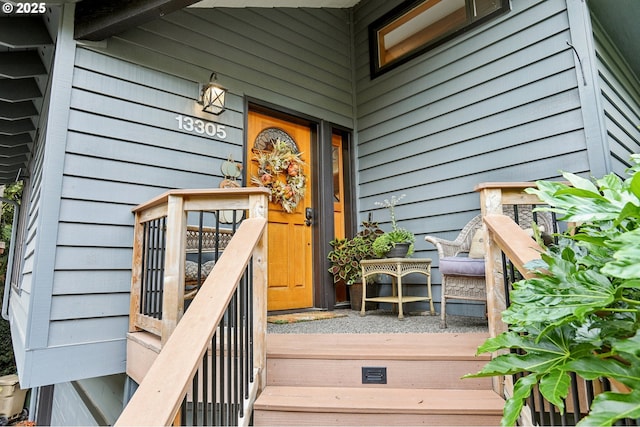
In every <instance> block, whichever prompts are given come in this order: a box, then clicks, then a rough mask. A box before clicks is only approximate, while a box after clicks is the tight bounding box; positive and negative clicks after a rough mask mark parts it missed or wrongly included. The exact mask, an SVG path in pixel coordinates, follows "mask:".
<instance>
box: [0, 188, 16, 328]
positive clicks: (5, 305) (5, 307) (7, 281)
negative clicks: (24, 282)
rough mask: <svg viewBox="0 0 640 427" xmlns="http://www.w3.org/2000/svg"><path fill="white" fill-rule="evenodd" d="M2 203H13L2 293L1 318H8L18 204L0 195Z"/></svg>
mask: <svg viewBox="0 0 640 427" xmlns="http://www.w3.org/2000/svg"><path fill="white" fill-rule="evenodd" d="M0 201H2V202H3V203H9V204H10V205H13V220H12V225H11V242H10V243H9V254H8V255H7V273H6V275H5V277H4V294H3V295H2V318H3V319H4V320H9V293H10V292H11V276H12V275H13V254H14V253H15V247H16V245H15V242H16V235H17V233H18V218H19V213H20V205H19V204H18V203H17V202H15V201H13V200H9V199H5V198H4V197H0Z"/></svg>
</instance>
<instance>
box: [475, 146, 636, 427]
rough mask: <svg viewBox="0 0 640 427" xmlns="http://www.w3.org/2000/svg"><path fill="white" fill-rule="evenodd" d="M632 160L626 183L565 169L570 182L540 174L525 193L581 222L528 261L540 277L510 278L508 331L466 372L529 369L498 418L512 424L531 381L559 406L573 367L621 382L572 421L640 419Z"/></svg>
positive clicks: (601, 422) (480, 374) (560, 215)
mask: <svg viewBox="0 0 640 427" xmlns="http://www.w3.org/2000/svg"><path fill="white" fill-rule="evenodd" d="M632 161H633V163H634V166H633V167H631V168H630V169H629V171H628V172H629V176H628V177H627V179H624V180H623V179H621V178H619V177H618V176H616V175H614V174H609V175H606V176H605V177H603V178H601V179H594V180H588V179H585V178H582V177H579V176H577V175H574V174H571V173H565V174H563V176H564V178H565V179H566V180H567V181H569V183H570V184H565V183H561V182H554V181H540V182H537V188H532V189H528V190H527V191H528V192H529V193H532V194H536V195H537V196H538V197H539V198H540V199H541V200H542V201H543V202H544V203H546V204H548V207H544V208H539V209H540V210H548V211H552V212H555V213H556V214H557V216H558V218H559V219H561V220H563V221H567V222H569V223H576V224H578V226H576V227H575V228H573V229H571V230H567V231H566V232H564V233H561V234H559V235H558V244H557V245H554V246H550V247H548V248H544V249H545V252H544V253H543V254H542V256H541V260H538V261H535V262H532V263H530V264H528V265H527V268H529V269H531V270H534V271H536V272H537V275H536V277H534V278H532V279H528V280H522V281H519V282H517V283H514V285H513V290H512V291H511V294H510V297H511V305H510V307H508V308H507V309H506V311H504V312H503V320H504V322H505V323H507V324H508V325H509V331H508V332H505V333H503V334H501V335H499V336H497V337H495V338H490V339H488V340H487V341H486V342H485V343H484V344H483V345H482V346H480V347H479V348H478V354H481V353H486V352H500V353H501V355H499V356H497V357H495V358H494V359H493V360H491V361H490V362H489V363H487V365H485V367H484V368H483V369H482V370H481V371H480V372H478V373H476V374H469V375H467V376H466V377H483V376H501V375H512V374H520V373H522V374H525V376H521V377H520V378H519V379H518V380H517V381H516V383H515V385H514V390H513V395H512V396H511V397H509V399H508V400H507V402H506V404H505V408H504V415H503V418H502V425H514V424H515V423H516V420H517V419H518V417H519V415H520V412H521V410H522V408H523V406H524V404H525V400H526V399H527V398H528V397H529V396H530V394H531V392H532V390H533V389H534V387H536V386H537V387H538V388H539V390H540V392H541V393H542V395H543V396H544V397H545V398H546V399H547V400H548V401H549V402H551V403H552V404H554V405H555V406H556V407H558V408H559V409H560V411H564V409H565V408H564V401H563V400H564V398H566V397H567V395H568V393H569V387H570V375H571V374H572V373H575V374H577V375H579V376H580V377H582V378H585V379H588V380H593V379H597V378H609V379H613V380H615V381H617V382H619V383H620V384H622V385H623V387H626V389H627V390H623V391H620V392H616V391H609V392H605V393H602V394H599V395H598V396H596V398H595V400H594V401H593V403H592V405H591V407H590V412H589V414H588V415H587V416H586V417H585V418H583V419H582V420H581V421H580V422H579V424H578V425H598V426H606V425H612V424H613V423H615V422H616V421H617V420H620V419H625V418H631V419H637V418H640V333H639V332H638V330H639V325H640V317H639V309H640V156H634V157H632ZM501 350H512V351H511V352H509V353H505V352H504V351H501Z"/></svg>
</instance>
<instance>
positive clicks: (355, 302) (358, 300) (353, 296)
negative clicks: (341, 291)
mask: <svg viewBox="0 0 640 427" xmlns="http://www.w3.org/2000/svg"><path fill="white" fill-rule="evenodd" d="M377 292H378V287H377V285H376V284H375V283H368V284H367V296H368V297H375V296H378V293H377ZM349 299H350V300H351V309H352V310H355V311H360V310H361V309H362V283H354V284H353V285H351V286H349ZM377 309H378V303H376V302H373V301H367V305H366V307H365V310H367V311H368V310H377Z"/></svg>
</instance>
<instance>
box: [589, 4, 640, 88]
mask: <svg viewBox="0 0 640 427" xmlns="http://www.w3.org/2000/svg"><path fill="white" fill-rule="evenodd" d="M589 7H590V8H591V10H592V11H593V14H594V15H595V16H596V18H597V19H598V21H599V22H600V24H601V25H602V27H603V28H604V29H605V30H606V32H607V34H608V35H609V37H611V40H612V41H613V43H614V44H615V45H616V47H617V48H618V50H620V53H621V54H622V56H623V57H624V58H625V60H626V61H627V63H628V64H629V66H630V67H631V69H632V70H633V72H634V73H635V75H636V78H638V79H640V55H638V41H639V40H640V25H639V24H638V18H640V1H638V0H616V1H615V2H612V1H611V0H589Z"/></svg>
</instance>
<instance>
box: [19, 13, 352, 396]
mask: <svg viewBox="0 0 640 427" xmlns="http://www.w3.org/2000/svg"><path fill="white" fill-rule="evenodd" d="M348 23H349V12H348V11H346V10H338V9H309V10H307V9H285V10H282V9H229V10H219V9H215V10H213V9H193V10H191V9H189V10H184V11H180V12H177V13H175V14H172V15H169V16H167V17H165V18H164V19H162V20H158V21H156V22H153V23H150V24H148V25H146V26H144V27H142V28H137V29H134V30H131V31H129V32H127V33H125V34H123V35H121V36H119V37H116V38H112V39H109V40H107V42H106V45H105V46H99V45H98V46H96V45H93V46H91V47H89V46H84V45H83V44H78V45H77V46H76V45H75V43H73V45H72V46H69V45H67V46H59V47H58V49H59V50H58V51H57V55H59V56H61V57H65V56H67V57H68V62H67V64H68V65H67V69H68V76H65V75H64V74H63V75H62V80H63V81H64V82H65V83H66V85H67V86H68V87H67V90H66V92H63V93H62V95H61V96H62V98H64V97H66V98H68V104H66V105H65V106H64V108H59V109H58V110H57V112H58V114H56V113H52V114H50V118H57V119H58V120H57V121H56V126H62V127H63V130H64V131H63V133H62V137H61V138H60V141H61V144H59V145H57V144H55V143H53V142H51V141H48V142H47V144H48V145H47V147H48V150H50V152H49V154H48V155H53V157H50V159H56V158H60V160H59V161H55V162H49V163H47V162H46V161H44V163H46V165H43V164H41V162H43V160H42V159H46V158H47V156H45V154H43V153H42V151H37V152H36V158H35V161H34V163H33V173H32V185H33V188H34V189H33V193H32V194H33V195H32V203H31V204H30V219H29V224H30V225H31V224H33V227H31V228H30V231H29V235H28V241H27V245H28V249H27V255H26V263H25V269H24V281H23V287H24V291H23V295H24V303H22V302H21V303H20V304H16V306H15V307H13V308H12V309H13V311H14V312H15V313H17V317H16V320H17V321H16V322H15V323H16V325H17V327H18V328H20V329H29V328H30V329H31V333H29V332H28V331H27V332H24V334H25V336H26V338H25V340H26V344H25V348H26V349H27V350H24V355H25V359H27V360H26V361H25V362H24V364H25V365H26V367H25V368H24V372H25V376H24V385H25V386H37V385H45V384H54V383H63V382H68V381H72V380H77V379H82V378H88V377H98V376H104V375H110V374H116V373H121V372H124V369H125V362H126V360H125V358H126V357H125V341H126V331H127V327H128V315H129V289H130V281H131V255H132V253H131V251H132V249H131V246H132V242H133V227H132V225H133V215H132V213H131V208H132V207H133V206H135V205H137V204H139V203H142V202H144V201H147V200H149V199H150V198H152V197H155V196H157V195H158V194H161V193H163V192H164V191H166V190H168V189H172V188H207V187H217V186H218V185H219V183H220V181H221V180H222V179H223V178H224V176H223V175H222V172H221V170H220V166H221V163H222V162H223V161H225V160H227V159H228V158H229V157H232V158H233V159H234V160H236V161H242V160H243V147H244V125H245V117H244V108H245V102H244V96H245V95H246V96H250V97H252V98H254V99H259V100H262V101H264V102H266V103H271V104H274V105H281V106H283V107H284V108H288V109H293V110H297V111H299V112H300V113H301V114H305V115H309V116H313V117H318V118H323V119H326V120H330V121H332V122H334V123H337V124H341V125H344V126H352V125H353V122H352V104H353V102H352V95H351V93H352V79H351V69H352V66H351V59H350V58H351V46H350V40H351V38H350V36H349V34H350V28H349V25H348ZM69 29H70V28H69V27H67V31H69ZM71 33H72V32H71ZM71 33H67V37H68V39H69V40H70V39H71V35H70V34H71ZM63 68H64V67H63ZM211 71H215V72H216V73H217V74H218V81H219V82H220V83H221V84H222V85H224V86H225V87H227V88H228V89H229V94H228V98H227V106H228V109H227V110H226V111H225V112H224V113H223V114H222V115H220V116H214V115H210V114H208V113H203V112H201V111H200V107H199V106H198V105H197V104H196V103H195V99H196V98H197V95H198V90H199V83H202V82H206V81H207V80H208V78H209V75H210V73H211ZM62 110H64V111H62ZM62 113H64V114H62ZM61 114H62V116H61ZM180 115H182V116H185V117H191V118H194V119H201V120H204V121H206V122H212V123H214V124H215V125H222V126H224V127H225V132H226V136H225V137H221V136H220V135H219V134H218V135H214V136H208V135H199V134H196V133H195V132H188V131H186V130H184V129H183V130H180V129H178V120H177V117H178V116H180ZM50 120H51V119H50ZM50 125H51V123H50ZM40 150H41V149H40ZM56 182H59V186H58V187H59V188H57V189H56V191H55V192H53V193H51V194H50V195H48V197H50V198H53V197H57V198H56V200H55V201H49V202H48V207H47V209H46V212H44V213H42V212H41V204H40V202H41V196H42V194H41V188H43V185H42V184H43V183H51V184H49V185H52V184H53V183H56ZM40 214H42V215H46V218H43V217H39V215H40ZM45 225H46V227H45ZM38 227H39V228H38ZM42 230H47V233H46V236H43V237H42V240H38V241H37V239H35V238H34V236H35V235H36V234H35V233H36V232H38V233H42ZM45 241H46V242H45ZM47 242H48V244H46V243H47ZM47 253H49V254H51V258H50V259H51V263H50V264H47V263H43V264H39V263H38V261H39V260H42V259H48V258H49V257H48V256H47ZM32 271H33V272H34V274H33V276H34V277H35V276H36V274H37V276H38V279H35V280H36V281H37V283H36V281H34V282H33V283H32V281H31V280H30V279H31V272H32ZM31 288H35V289H38V295H36V294H35V293H34V294H33V295H31V301H30V300H29V297H30V294H29V291H30V289H31ZM12 304H13V301H12ZM30 349H31V350H30ZM34 349H35V350H36V351H33V350H34ZM21 355H22V353H21Z"/></svg>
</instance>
